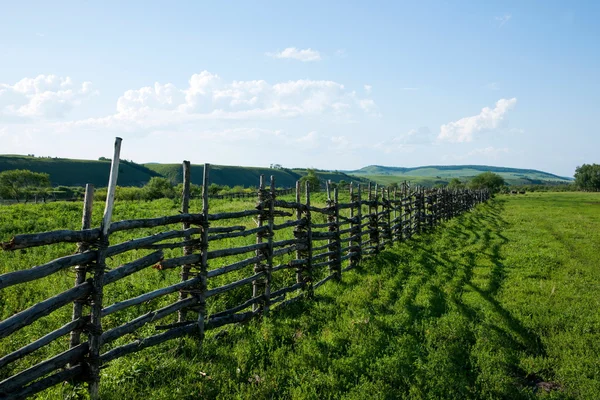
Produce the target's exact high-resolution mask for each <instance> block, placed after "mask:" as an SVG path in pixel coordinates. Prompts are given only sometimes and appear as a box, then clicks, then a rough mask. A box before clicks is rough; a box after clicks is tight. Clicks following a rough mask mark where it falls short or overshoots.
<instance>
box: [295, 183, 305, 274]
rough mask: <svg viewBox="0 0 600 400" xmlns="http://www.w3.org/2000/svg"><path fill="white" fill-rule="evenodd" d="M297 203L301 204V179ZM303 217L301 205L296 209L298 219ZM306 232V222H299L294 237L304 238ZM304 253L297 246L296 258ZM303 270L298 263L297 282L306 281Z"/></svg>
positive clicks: (299, 257)
mask: <svg viewBox="0 0 600 400" xmlns="http://www.w3.org/2000/svg"><path fill="white" fill-rule="evenodd" d="M296 203H297V205H300V181H296ZM301 219H302V209H301V208H300V207H298V208H297V209H296V220H297V221H300V220H301ZM304 232H305V226H304V224H302V225H300V222H298V225H297V226H296V227H295V228H294V237H295V238H296V239H300V238H303V236H302V234H303V233H304ZM304 253H305V250H304V249H299V248H296V260H301V259H302V258H303V257H302V256H303V254H304ZM302 271H303V267H302V264H298V265H297V266H296V283H301V282H304V277H303V274H302Z"/></svg>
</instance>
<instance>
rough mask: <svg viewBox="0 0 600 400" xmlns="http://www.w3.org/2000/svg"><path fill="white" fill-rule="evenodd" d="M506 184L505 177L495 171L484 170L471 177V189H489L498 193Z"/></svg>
mask: <svg viewBox="0 0 600 400" xmlns="http://www.w3.org/2000/svg"><path fill="white" fill-rule="evenodd" d="M504 185H505V182H504V178H502V177H501V176H500V175H498V174H495V173H493V172H489V171H488V172H484V173H482V174H479V175H477V176H476V177H475V178H473V179H471V181H470V182H469V187H470V188H471V189H476V190H477V189H488V190H489V191H490V192H492V193H498V192H499V191H500V190H501V189H502V188H503V187H504Z"/></svg>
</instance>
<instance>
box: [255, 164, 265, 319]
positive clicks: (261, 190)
mask: <svg viewBox="0 0 600 400" xmlns="http://www.w3.org/2000/svg"><path fill="white" fill-rule="evenodd" d="M265 197H266V196H265V176H264V175H261V176H260V178H259V183H258V191H257V207H259V211H260V214H258V216H257V220H256V225H257V227H259V228H260V227H262V226H263V225H264V221H265V220H266V219H267V215H266V212H265ZM263 236H264V232H262V231H260V232H258V233H257V234H256V244H261V243H262V242H263ZM256 256H257V257H259V259H258V261H257V262H256V264H254V273H255V274H258V273H260V272H262V271H263V270H264V267H263V260H264V259H265V252H264V251H263V250H262V249H258V250H256ZM260 287H261V281H260V280H258V279H257V280H254V281H252V297H257V296H260V291H261V290H260V289H261V288H260ZM259 308H260V304H257V303H254V305H253V306H252V310H253V311H257V310H258V309H259Z"/></svg>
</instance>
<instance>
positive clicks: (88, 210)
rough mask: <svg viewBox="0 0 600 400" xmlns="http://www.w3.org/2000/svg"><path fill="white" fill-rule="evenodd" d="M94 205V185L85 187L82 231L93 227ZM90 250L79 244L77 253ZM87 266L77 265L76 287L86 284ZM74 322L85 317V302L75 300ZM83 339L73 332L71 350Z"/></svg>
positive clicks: (75, 331)
mask: <svg viewBox="0 0 600 400" xmlns="http://www.w3.org/2000/svg"><path fill="white" fill-rule="evenodd" d="M93 204H94V185H91V184H89V183H88V184H87V185H85V197H84V198H83V215H82V217H81V229H90V228H91V227H92V206H93ZM89 248H90V246H89V244H87V243H84V242H81V243H77V252H78V253H83V252H84V251H86V250H88V249H89ZM86 272H87V265H77V266H76V267H75V273H76V275H75V286H77V285H81V284H82V283H83V282H85V277H86ZM72 315H73V316H72V318H71V320H72V321H75V320H77V319H79V318H81V317H82V315H83V301H82V300H75V302H74V303H73V314H72ZM80 339H81V329H76V330H74V331H72V332H71V335H70V340H69V345H70V347H71V348H73V347H75V346H77V345H78V344H79V343H80V341H81V340H80Z"/></svg>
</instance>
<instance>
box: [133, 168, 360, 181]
mask: <svg viewBox="0 0 600 400" xmlns="http://www.w3.org/2000/svg"><path fill="white" fill-rule="evenodd" d="M144 166H145V167H147V168H148V169H151V170H153V171H155V172H156V173H159V174H160V175H162V176H164V177H165V178H168V179H169V180H171V182H173V183H180V182H182V180H183V176H182V174H183V171H182V168H181V164H144ZM316 172H317V175H318V176H319V178H321V179H322V180H331V181H332V182H339V181H340V180H345V181H346V182H350V181H355V182H367V180H366V179H365V178H363V177H358V176H356V177H353V176H350V175H347V174H345V173H343V172H337V171H335V172H333V171H316ZM203 173H204V165H202V164H200V165H197V164H192V165H191V171H190V175H191V178H192V183H193V184H196V185H201V184H202V176H203ZM306 173H307V170H306V169H287V168H283V169H272V168H261V167H239V166H230V165H214V164H213V165H211V166H210V176H209V177H210V182H211V183H216V184H217V185H227V186H237V185H241V186H244V187H254V186H256V185H257V184H258V181H259V177H260V175H264V176H266V177H268V176H271V175H273V176H274V177H275V182H276V184H277V186H278V187H293V186H294V185H295V184H296V181H297V180H299V179H300V178H302V177H303V176H304V175H306Z"/></svg>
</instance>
